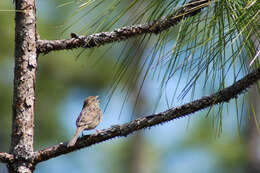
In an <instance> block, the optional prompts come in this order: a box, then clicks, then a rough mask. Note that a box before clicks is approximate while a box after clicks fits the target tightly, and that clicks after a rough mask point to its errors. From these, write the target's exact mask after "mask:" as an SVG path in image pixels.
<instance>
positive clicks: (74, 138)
mask: <svg viewBox="0 0 260 173" xmlns="http://www.w3.org/2000/svg"><path fill="white" fill-rule="evenodd" d="M82 130H84V127H78V128H77V130H76V133H75V134H74V136H73V137H72V139H71V140H70V141H69V143H68V145H67V147H71V146H73V145H74V144H75V143H76V141H77V139H78V137H79V135H80V133H81V132H82Z"/></svg>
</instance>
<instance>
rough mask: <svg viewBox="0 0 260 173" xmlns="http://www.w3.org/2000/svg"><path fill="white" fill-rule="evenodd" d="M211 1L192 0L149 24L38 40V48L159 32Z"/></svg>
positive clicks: (43, 50) (46, 49)
mask: <svg viewBox="0 0 260 173" xmlns="http://www.w3.org/2000/svg"><path fill="white" fill-rule="evenodd" d="M211 1H212V0H191V1H190V2H189V3H187V4H186V5H184V6H183V7H181V8H179V9H178V10H177V11H176V12H175V13H174V14H172V15H169V16H167V17H166V18H163V19H159V20H155V21H153V22H152V23H148V24H141V25H133V26H127V27H122V28H119V29H116V30H114V31H112V32H101V33H98V34H92V35H88V36H77V35H75V34H72V38H71V39H63V40H38V41H37V50H38V53H44V54H47V53H49V52H51V51H55V50H69V49H75V48H80V47H82V48H92V47H98V46H101V45H104V44H107V43H112V42H118V41H123V40H127V39H129V38H131V37H135V36H139V35H144V34H158V33H161V32H163V31H165V30H167V29H169V28H170V27H173V26H175V25H177V24H178V23H179V22H180V21H181V20H182V19H185V18H188V17H192V16H195V15H196V14H198V13H199V12H200V11H201V10H202V9H203V8H205V7H207V6H209V5H210V2H211Z"/></svg>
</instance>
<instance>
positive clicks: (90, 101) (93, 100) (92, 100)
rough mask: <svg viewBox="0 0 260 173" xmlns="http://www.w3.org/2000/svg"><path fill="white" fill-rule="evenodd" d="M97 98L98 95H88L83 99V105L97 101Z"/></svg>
mask: <svg viewBox="0 0 260 173" xmlns="http://www.w3.org/2000/svg"><path fill="white" fill-rule="evenodd" d="M97 98H98V96H89V97H88V98H87V99H85V101H84V106H86V105H90V104H93V103H99V100H98V99H97Z"/></svg>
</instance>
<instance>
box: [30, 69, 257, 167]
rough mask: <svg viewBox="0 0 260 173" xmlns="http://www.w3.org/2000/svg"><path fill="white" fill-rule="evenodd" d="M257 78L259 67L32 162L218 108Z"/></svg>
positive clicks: (42, 153)
mask: <svg viewBox="0 0 260 173" xmlns="http://www.w3.org/2000/svg"><path fill="white" fill-rule="evenodd" d="M259 79H260V68H258V69H257V70H255V71H253V72H252V73H250V74H248V75H246V76H245V77H244V78H242V79H241V80H239V81H237V82H235V83H234V84H233V85H231V86H229V87H227V88H225V89H223V90H221V91H219V92H216V93H214V94H212V95H210V96H206V97H202V98H201V99H198V100H195V101H192V102H190V103H187V104H184V105H182V106H179V107H176V108H172V109H169V110H166V111H164V112H161V113H158V114H154V115H149V116H145V117H141V118H138V119H136V120H133V121H131V122H129V123H125V124H123V125H115V126H112V127H111V128H108V129H105V130H102V131H101V132H99V133H97V134H93V135H86V136H83V137H82V138H79V139H78V141H77V143H76V144H75V145H74V146H73V147H69V148H67V144H66V143H60V144H58V145H55V146H52V147H49V148H46V149H43V150H40V151H37V152H36V153H35V157H34V163H35V164H36V163H39V162H42V161H45V160H49V159H51V158H54V157H57V156H60V155H62V154H67V153H70V152H73V151H76V150H79V149H82V148H84V147H88V146H91V145H94V144H97V143H100V142H103V141H106V140H108V139H112V138H115V137H121V136H125V137H126V136H127V135H129V134H131V133H133V132H135V131H138V130H141V129H145V128H148V127H152V126H155V125H158V124H162V123H165V122H167V121H170V120H174V119H177V118H181V117H184V116H187V115H189V114H191V113H195V112H197V111H199V110H203V109H205V108H207V107H210V106H213V105H217V104H219V103H223V102H228V101H229V100H231V99H232V98H235V97H237V96H238V95H239V94H241V93H242V92H245V91H246V90H247V89H248V88H249V87H250V86H251V85H252V84H254V83H256V82H257V81H258V80H259Z"/></svg>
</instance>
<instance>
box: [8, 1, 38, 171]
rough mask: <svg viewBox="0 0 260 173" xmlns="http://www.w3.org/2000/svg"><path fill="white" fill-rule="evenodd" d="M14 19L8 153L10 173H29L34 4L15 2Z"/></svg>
mask: <svg viewBox="0 0 260 173" xmlns="http://www.w3.org/2000/svg"><path fill="white" fill-rule="evenodd" d="M15 5H16V10H17V11H16V15H15V68H14V90H13V93H14V95H13V117H12V136H11V146H10V153H11V154H13V155H14V162H13V163H10V164H8V169H9V172H19V173H31V172H33V170H34V165H33V164H32V158H33V156H34V152H33V136H34V101H35V94H34V90H35V75H36V69H37V52H36V15H35V13H36V10H35V0H26V1H25V0H16V1H15Z"/></svg>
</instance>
